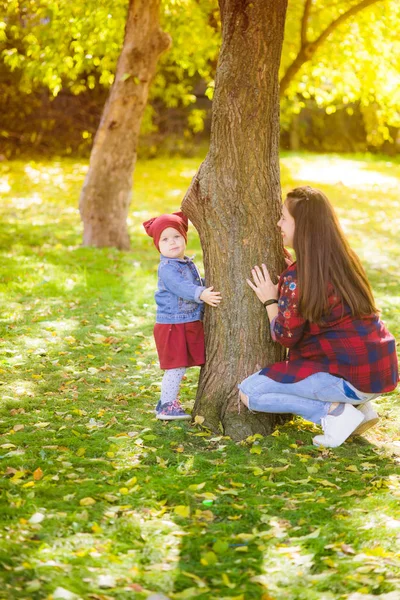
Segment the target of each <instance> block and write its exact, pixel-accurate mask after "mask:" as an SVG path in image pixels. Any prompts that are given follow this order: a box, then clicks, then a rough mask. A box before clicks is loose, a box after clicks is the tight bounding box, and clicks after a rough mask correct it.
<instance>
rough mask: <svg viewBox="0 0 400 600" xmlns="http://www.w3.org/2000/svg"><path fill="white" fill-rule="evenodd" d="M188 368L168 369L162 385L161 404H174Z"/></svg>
mask: <svg viewBox="0 0 400 600" xmlns="http://www.w3.org/2000/svg"><path fill="white" fill-rule="evenodd" d="M185 371H186V367H180V368H178V369H167V370H166V371H165V373H164V377H163V379H162V383H161V397H160V402H161V404H166V402H173V401H174V400H175V399H176V397H177V396H178V392H179V386H180V385H181V381H182V377H183V376H184V374H185Z"/></svg>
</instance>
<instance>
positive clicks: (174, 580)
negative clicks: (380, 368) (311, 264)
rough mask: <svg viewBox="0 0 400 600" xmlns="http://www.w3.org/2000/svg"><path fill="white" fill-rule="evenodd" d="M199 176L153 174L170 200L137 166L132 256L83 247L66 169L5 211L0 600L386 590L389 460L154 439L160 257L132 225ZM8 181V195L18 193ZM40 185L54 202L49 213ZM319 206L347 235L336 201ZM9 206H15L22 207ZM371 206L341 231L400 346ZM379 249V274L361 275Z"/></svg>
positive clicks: (164, 431)
mask: <svg viewBox="0 0 400 600" xmlns="http://www.w3.org/2000/svg"><path fill="white" fill-rule="evenodd" d="M307 160H309V162H310V163H311V164H312V161H313V159H312V158H307ZM194 164H195V161H186V162H185V164H184V165H183V164H182V165H179V164H178V161H177V162H176V164H175V166H174V169H175V170H174V169H172V170H171V169H170V167H171V163H168V161H167V163H166V164H164V165H161V169H160V173H161V174H164V175H165V174H166V172H167V171H168V172H170V174H171V175H170V179H168V180H167V183H166V181H165V180H164V179H163V176H164V175H163V176H162V177H161V176H158V177H159V179H157V168H158V167H157V161H154V162H153V163H152V164H146V165H143V166H142V167H140V166H139V169H138V179H137V189H139V196H138V197H137V198H139V199H141V198H144V196H145V195H146V193H147V198H146V199H145V203H144V204H143V206H142V205H141V203H140V202H138V201H137V200H136V206H139V205H140V206H141V211H140V212H138V213H133V216H132V231H133V233H134V235H133V250H132V252H130V253H120V252H117V251H115V250H109V249H103V250H96V249H87V248H79V247H78V245H79V243H80V234H79V231H80V225H79V220H78V215H77V213H76V210H75V209H74V210H73V211H71V208H70V207H71V204H72V199H71V198H76V197H77V193H76V192H77V182H78V180H79V178H81V176H82V173H81V170H80V167H79V165H78V166H74V165H72V164H70V163H68V161H67V166H66V172H65V173H64V174H63V173H62V170H61V171H60V169H59V167H58V166H57V165H56V166H55V169H56V170H55V171H51V170H50V171H49V172H48V173H47V174H46V172H44V173H42V174H39V175H38V174H37V173H36V171H35V170H33V171H29V170H28V175H29V174H30V175H29V178H30V181H31V183H32V186H33V188H34V189H31V190H30V191H29V193H30V197H31V196H32V193H35V192H37V193H38V194H39V192H40V193H42V195H43V199H44V202H42V203H41V204H35V203H34V202H33V203H32V202H31V201H30V200H29V198H28V200H29V201H27V202H25V204H24V206H27V208H26V209H23V210H22V209H21V210H20V211H19V210H17V209H16V206H17V205H13V206H11V207H9V209H7V210H5V215H6V219H5V223H8V225H6V226H3V227H4V229H3V231H2V233H4V238H3V239H4V242H3V244H2V250H3V252H4V254H3V256H4V262H3V263H2V266H1V269H0V273H1V280H0V281H1V282H2V283H1V284H0V285H1V287H0V292H1V294H2V297H3V299H4V301H3V317H2V321H1V326H2V333H1V340H0V348H1V350H2V357H1V359H0V381H1V388H0V389H1V390H2V401H1V407H0V419H1V421H0V428H1V437H0V458H1V463H0V464H1V475H2V485H1V491H0V501H1V503H2V512H1V521H0V525H1V528H2V532H3V533H4V536H3V539H2V541H1V542H0V561H1V563H2V565H3V567H4V574H3V575H4V584H3V587H2V589H1V590H0V597H4V598H7V599H8V598H12V599H14V598H15V599H17V598H21V599H26V598H29V599H32V600H39V599H42V598H50V597H51V595H53V594H54V591H55V589H56V588H57V587H62V588H64V589H65V590H68V591H69V592H70V594H75V595H76V597H77V598H92V599H93V600H108V599H109V598H117V599H119V600H120V599H125V598H126V599H128V598H137V599H139V600H142V599H144V598H146V597H147V596H148V594H149V593H150V591H155V590H158V591H162V592H164V593H166V594H167V595H168V596H170V597H171V598H174V599H177V600H184V599H185V598H194V597H196V598H204V599H207V600H214V599H218V600H222V599H223V598H231V599H233V598H236V599H237V600H239V599H243V600H248V599H252V598H254V599H260V600H261V599H262V600H267V598H268V597H269V598H274V599H275V600H280V599H287V600H313V599H314V598H315V600H317V599H318V600H321V599H322V600H336V599H337V598H338V597H346V596H347V595H348V594H350V593H351V592H352V591H357V590H358V591H360V590H362V591H361V592H360V593H367V592H370V593H372V594H375V595H378V594H382V593H385V592H386V591H390V590H392V589H399V573H400V568H399V564H398V560H397V559H396V556H395V552H396V547H397V544H398V532H399V528H398V527H399V524H400V515H399V512H398V498H399V481H400V472H399V471H400V470H399V459H398V457H396V456H395V455H393V456H390V455H389V451H388V448H387V447H385V446H383V445H382V446H379V445H378V443H377V444H375V445H373V444H370V443H369V442H368V441H367V440H366V439H363V438H358V439H354V440H353V441H349V442H346V444H344V445H343V446H342V447H341V448H338V449H337V450H334V451H333V450H332V451H330V450H325V451H324V450H320V449H317V448H314V447H313V446H311V445H310V444H311V438H312V436H313V435H314V434H315V428H314V427H313V426H312V425H309V424H305V423H304V422H303V421H300V420H295V421H293V422H290V423H288V424H286V425H284V426H283V427H281V428H279V429H278V431H277V432H276V433H275V434H273V435H272V436H270V437H269V438H265V439H260V438H257V437H256V438H254V439H251V440H248V441H247V442H245V443H243V444H242V445H239V444H234V443H233V442H231V441H230V440H228V439H226V438H224V437H223V436H222V435H214V434H210V433H209V432H208V431H207V430H205V429H203V428H202V427H201V426H195V425H191V424H176V423H175V424H174V423H170V424H162V423H160V422H158V421H156V420H155V417H154V412H153V410H154V406H155V403H156V401H157V399H158V390H159V384H160V380H161V373H160V371H159V369H158V365H157V362H156V354H155V348H154V343H153V339H152V335H151V330H152V326H153V321H154V313H155V307H154V303H153V298H152V293H153V290H154V288H155V285H156V270H157V254H156V252H155V250H154V248H153V246H152V244H151V240H150V239H148V238H146V236H145V235H144V234H143V233H142V230H141V221H142V220H144V219H145V218H147V217H148V216H152V214H153V212H151V211H153V210H154V211H155V213H156V214H157V213H161V212H164V210H173V209H176V208H178V206H179V201H178V199H180V196H179V195H180V194H181V192H182V189H183V188H184V186H185V185H186V182H187V180H189V179H190V177H191V174H192V173H191V169H193V166H194ZM293 164H294V163H293ZM32 168H33V167H32ZM285 168H286V167H285ZM21 169H22V170H21V173H22V172H23V173H25V171H24V170H23V166H21ZM140 169H142V171H140ZM39 170H40V169H39ZM289 171H290V169H289V167H287V169H286V171H285V170H284V185H285V184H286V182H287V180H286V178H288V177H289ZM21 173H19V172H18V173H17V175H18V177H17V176H15V177H14V176H12V177H11V175H10V182H11V183H13V181H14V182H15V185H18V186H22V184H21V180H22V179H21V178H20V177H19V175H20V174H21ZM49 173H50V175H52V177H53V178H55V179H54V181H58V184H57V185H59V186H61V185H65V186H66V187H65V189H64V192H63V193H62V194H59V195H58V202H59V204H56V203H55V202H52V201H50V199H51V198H53V197H55V196H56V195H57V190H56V189H55V188H54V185H53V184H54V181H53V179H52V180H49V179H47V180H46V179H43V178H45V177H47V176H48V175H49ZM182 173H183V175H182ZM69 177H70V178H72V179H68V178H69ZM140 177H142V179H140ZM35 178H36V183H35ZM57 178H58V179H57ZM12 180H13V181H12ZM46 181H47V183H46ZM148 181H152V186H153V188H154V190H155V191H154V194H155V195H154V204H152V200H153V196H151V195H149V194H148V188H149V186H148V183H147V182H148ZM68 182H69V183H68ZM291 183H296V181H295V180H293V181H292V182H291ZM13 185H14V183H13ZM318 185H319V184H318ZM34 186H37V187H36V188H35V187H34ZM52 186H53V187H52ZM321 187H322V189H325V188H326V186H325V185H323V186H322V185H321ZM39 188H40V189H39ZM42 188H43V189H42ZM60 189H62V188H61V187H60ZM327 191H328V195H331V196H332V198H333V199H334V202H335V205H337V206H338V208H339V210H340V211H342V216H343V217H344V218H345V219H346V216H345V215H346V213H345V211H346V210H347V208H346V207H347V206H348V204H346V203H348V201H349V194H350V192H349V190H348V189H344V188H343V186H330V187H328V188H327ZM374 193H375V192H374ZM10 194H15V196H16V197H17V196H18V195H20V196H21V198H24V197H25V196H24V194H25V192H24V190H23V189H22V187H21V189H19V188H18V189H16V188H15V187H13V188H12V189H11V190H10ZM67 196H68V197H67ZM69 196H70V197H69ZM165 198H166V199H167V200H166V201H165V200H164V199H165ZM46 199H47V200H48V203H47V204H46V203H45V202H46ZM34 200H35V198H34ZM367 200H368V201H367ZM371 200H372V196H369V197H368V199H366V201H367V208H365V206H364V205H363V196H362V195H361V194H360V195H359V196H357V197H356V198H353V199H352V202H353V205H354V207H355V210H357V211H359V213H357V214H356V213H353V215H352V216H351V218H350V219H349V220H348V222H347V223H346V222H345V225H346V227H347V228H348V230H349V233H350V234H351V236H352V239H354V240H355V241H356V244H358V246H359V249H360V250H361V254H362V256H363V260H364V262H365V263H366V264H367V266H368V269H369V275H370V277H371V280H372V282H373V285H374V288H375V290H376V291H377V292H378V299H379V301H380V302H381V303H382V307H383V309H384V318H385V320H387V321H388V323H389V324H390V327H391V328H392V329H393V331H397V330H398V328H399V318H398V312H396V310H397V309H398V304H397V299H396V298H397V297H398V295H399V293H400V286H398V285H397V283H398V278H397V273H396V271H394V269H395V268H396V269H397V267H396V260H397V256H398V248H397V245H396V223H393V224H392V228H387V227H386V226H385V227H383V225H384V220H382V221H380V223H381V225H382V226H380V228H378V229H379V230H378V229H377V230H376V231H375V229H372V228H371V229H370V226H371V224H372V223H375V220H374V214H375V213H374V211H375V209H374V205H373V204H371ZM381 200H382V205H383V204H384V205H385V207H389V205H390V202H391V201H392V200H393V199H392V196H390V195H385V197H384V198H383V199H381ZM37 201H38V202H39V200H37ZM73 201H74V202H75V200H73ZM35 202H36V200H35ZM146 203H147V204H146ZM17 204H18V203H17ZM65 207H66V208H65ZM17 208H18V206H17ZM64 209H65V210H64ZM134 210H135V209H134ZM385 210H386V208H385ZM370 211H372V212H370ZM364 212H367V217H368V219H369V220H366V221H365V222H364V223H361V221H360V219H361V218H364V217H363V214H364ZM357 215H358V217H357ZM371 215H372V216H371ZM35 223H36V224H35ZM9 226H11V229H9V228H8V227H9ZM139 232H140V233H139ZM192 234H193V235H192V236H191V238H190V243H191V244H193V246H192V247H194V248H195V249H196V250H197V251H199V248H200V247H199V244H198V238H197V236H196V235H195V234H194V232H193V230H192ZM374 240H375V241H374ZM374 244H375V245H374ZM375 247H379V248H380V250H381V256H382V257H384V259H385V260H386V263H384V264H381V263H379V264H377V263H376V262H375V257H374V256H372V258H371V259H370V255H369V254H368V251H369V249H371V248H375ZM357 249H358V248H357ZM392 283H395V285H392ZM197 375H198V369H191V370H189V371H188V373H187V376H186V378H185V380H184V383H183V386H182V401H183V403H184V405H186V406H187V407H189V406H191V405H192V404H193V401H194V395H195V390H196V383H197ZM390 398H393V399H394V398H395V396H394V395H393V396H391V397H390ZM389 401H390V400H389V397H388V398H387V399H383V401H382V402H383V403H384V404H382V405H383V406H386V404H385V403H386V402H387V403H389ZM386 424H387V425H388V423H387V422H386ZM377 431H378V432H380V431H381V430H380V429H379V428H377ZM385 435H386V436H387V435H388V434H387V433H386V430H385V432H384V433H382V436H383V437H384V436H385ZM378 438H379V434H378ZM396 578H397V579H396ZM396 586H397V588H396ZM66 594H67V593H66V592H65V593H64V596H65V595H66ZM70 597H71V598H73V596H70Z"/></svg>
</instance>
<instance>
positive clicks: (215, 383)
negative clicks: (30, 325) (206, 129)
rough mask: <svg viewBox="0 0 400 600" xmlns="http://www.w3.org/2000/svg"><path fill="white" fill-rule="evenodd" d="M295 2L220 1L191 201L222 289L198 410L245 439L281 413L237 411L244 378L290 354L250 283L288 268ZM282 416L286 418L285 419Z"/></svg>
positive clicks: (208, 322)
mask: <svg viewBox="0 0 400 600" xmlns="http://www.w3.org/2000/svg"><path fill="white" fill-rule="evenodd" d="M286 8H287V0H278V1H277V0H253V1H252V2H249V1H248V0H220V9H221V18H222V35H223V41H222V47H221V51H220V56H219V62H218V68H217V75H216V86H215V94H214V100H213V109H212V130H211V141H210V149H209V152H208V154H207V157H206V159H205V161H204V162H203V163H202V165H201V166H200V168H199V170H198V172H197V174H196V176H195V177H194V179H193V181H192V183H191V186H190V188H189V190H188V192H187V194H186V196H185V198H184V200H183V204H182V209H183V211H184V212H185V213H186V214H187V215H188V217H189V218H190V220H191V221H192V223H193V224H194V226H195V227H196V229H197V230H198V232H199V235H200V240H201V244H202V248H203V252H204V265H205V272H206V283H207V285H208V286H209V285H213V286H214V289H215V290H219V291H221V292H222V297H223V302H222V303H221V305H220V307H219V308H210V307H206V313H205V331H206V355H207V362H206V365H205V366H204V367H203V369H202V371H201V375H200V381H199V387H198V393H197V398H196V403H195V407H194V410H195V414H198V415H202V416H204V417H205V424H207V425H208V426H209V427H210V428H212V429H214V430H216V429H218V427H219V424H220V423H222V426H223V429H224V432H225V434H227V435H230V436H231V437H232V438H233V439H235V440H240V439H243V438H245V437H247V436H248V435H250V434H253V433H261V434H268V433H270V432H271V431H272V429H273V427H274V425H275V423H276V421H277V419H279V417H275V416H273V415H263V414H261V413H258V414H256V413H251V412H250V411H248V410H247V409H245V408H244V407H242V408H241V412H240V414H238V406H237V399H238V389H237V384H238V382H240V381H241V380H242V379H243V378H244V377H246V376H247V375H250V374H251V373H254V372H255V371H257V369H260V368H261V367H263V366H265V365H267V364H270V363H272V362H275V361H277V360H282V358H283V351H282V348H281V347H280V346H279V345H277V344H275V343H274V342H272V340H271V337H270V332H269V324H268V320H267V315H266V311H265V309H264V308H263V306H262V305H261V303H260V302H259V301H258V300H257V298H256V296H255V294H254V292H253V291H252V290H251V289H250V287H249V286H248V285H247V283H246V278H248V277H249V276H250V275H251V268H252V267H253V266H254V265H256V264H261V263H262V262H264V263H266V265H267V267H268V269H269V271H270V273H271V274H273V275H274V276H275V277H276V276H277V275H278V274H279V273H280V272H281V271H282V270H283V268H284V260H283V247H282V239H281V236H280V234H279V232H278V229H277V226H276V223H277V221H278V220H279V217H280V212H281V189H280V176H279V82H278V70H279V63H280V57H281V50H282V41H283V33H284V24H285V16H286ZM279 420H280V419H279Z"/></svg>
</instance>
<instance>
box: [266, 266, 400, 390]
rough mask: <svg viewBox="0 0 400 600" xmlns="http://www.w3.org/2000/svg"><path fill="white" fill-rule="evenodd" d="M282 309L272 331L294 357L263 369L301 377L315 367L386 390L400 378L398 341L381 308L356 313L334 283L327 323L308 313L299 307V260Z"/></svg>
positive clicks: (289, 379) (282, 286)
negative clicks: (309, 318) (306, 315)
mask: <svg viewBox="0 0 400 600" xmlns="http://www.w3.org/2000/svg"><path fill="white" fill-rule="evenodd" d="M278 293H279V302H278V315H277V317H276V318H275V319H274V320H273V321H272V323H271V333H272V337H273V338H274V339H275V340H276V341H277V342H279V343H280V344H282V345H283V346H285V347H286V348H288V349H289V355H288V360H285V361H282V362H277V363H275V364H273V365H270V366H269V367H266V368H265V369H262V370H261V372H260V373H261V374H263V375H266V376H267V377H270V378H271V379H273V380H274V381H279V382H281V383H295V382H297V381H301V380H302V379H305V378H306V377H309V376H310V375H313V374H314V373H320V372H324V373H330V374H331V375H336V376H337V377H341V378H342V379H346V380H347V381H349V382H350V383H351V384H352V385H354V386H355V387H356V388H357V389H358V390H360V391H362V392H370V393H383V392H390V391H392V390H394V389H395V388H396V386H397V383H398V380H399V373H398V362H397V354H396V343H395V339H394V337H393V336H392V335H391V334H390V333H389V332H388V330H387V329H386V327H385V325H384V324H383V323H382V321H381V320H380V319H379V318H378V317H377V315H375V314H371V315H369V316H366V317H357V318H354V317H352V315H351V312H350V308H349V307H348V306H347V305H346V304H343V303H342V302H341V300H340V299H339V298H337V297H336V296H335V293H334V290H333V287H332V286H330V287H329V296H328V299H329V300H328V301H329V307H330V312H329V314H327V315H326V316H325V318H324V321H323V323H322V324H321V325H319V324H316V323H311V322H310V321H306V320H305V319H303V317H302V316H301V314H300V313H299V308H298V298H299V293H298V287H297V268H296V263H293V264H292V265H291V266H290V267H288V268H287V269H286V270H285V271H284V272H283V273H282V275H281V277H280V280H279V285H278Z"/></svg>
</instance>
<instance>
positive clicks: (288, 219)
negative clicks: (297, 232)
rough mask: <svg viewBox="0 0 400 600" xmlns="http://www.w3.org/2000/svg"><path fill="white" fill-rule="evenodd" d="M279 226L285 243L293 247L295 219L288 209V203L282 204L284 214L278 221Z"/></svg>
mask: <svg viewBox="0 0 400 600" xmlns="http://www.w3.org/2000/svg"><path fill="white" fill-rule="evenodd" d="M278 227H279V228H280V230H281V234H282V238H283V245H284V246H289V247H290V248H293V238H294V229H295V224H294V219H293V217H292V215H291V214H290V212H289V211H288V209H287V206H286V204H284V205H283V206H282V216H281V218H280V219H279V221H278Z"/></svg>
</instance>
